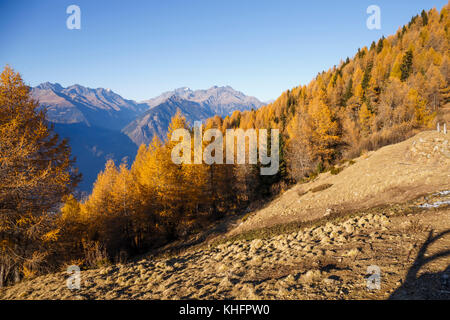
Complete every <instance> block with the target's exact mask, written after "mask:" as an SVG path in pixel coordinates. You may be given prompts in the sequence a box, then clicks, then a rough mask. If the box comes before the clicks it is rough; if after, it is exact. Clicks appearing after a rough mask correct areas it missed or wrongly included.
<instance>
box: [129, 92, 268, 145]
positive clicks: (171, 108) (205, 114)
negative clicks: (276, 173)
mask: <svg viewBox="0 0 450 320" xmlns="http://www.w3.org/2000/svg"><path fill="white" fill-rule="evenodd" d="M142 103H145V104H147V105H148V106H149V108H150V109H149V110H148V111H146V112H144V113H143V114H142V115H140V116H139V117H138V118H137V119H136V120H135V121H133V122H131V123H130V124H129V125H127V126H126V127H125V128H124V129H123V130H122V132H124V133H126V134H127V135H128V136H129V137H130V139H131V140H133V141H134V142H135V143H136V144H137V145H141V144H142V143H145V144H148V143H150V141H151V139H152V138H153V136H154V135H157V136H158V137H159V138H160V139H164V136H165V135H166V132H167V127H168V125H169V123H170V119H171V118H172V117H173V116H174V115H175V113H176V112H177V110H180V111H181V113H182V114H183V115H184V116H185V117H186V120H187V121H188V122H190V123H191V124H193V122H194V121H200V120H205V119H207V118H209V117H212V116H214V115H219V116H222V117H226V116H228V115H231V114H232V113H233V111H236V110H240V111H245V110H251V109H258V108H260V107H261V106H263V105H264V103H262V102H261V101H259V100H258V99H257V98H255V97H250V96H246V95H245V94H243V93H242V92H240V91H237V90H234V89H233V88H232V87H230V86H225V87H218V86H213V87H211V88H209V89H206V90H195V91H193V90H191V89H189V88H187V87H184V88H178V89H175V90H173V91H168V92H164V93H163V94H161V95H160V96H158V97H155V98H153V99H150V100H146V101H143V102H142Z"/></svg>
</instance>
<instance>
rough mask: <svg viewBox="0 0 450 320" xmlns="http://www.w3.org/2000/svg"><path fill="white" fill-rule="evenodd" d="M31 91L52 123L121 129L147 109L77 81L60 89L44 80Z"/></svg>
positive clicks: (105, 90)
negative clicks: (82, 124) (45, 110)
mask: <svg viewBox="0 0 450 320" xmlns="http://www.w3.org/2000/svg"><path fill="white" fill-rule="evenodd" d="M31 94H32V96H33V98H35V99H37V100H39V103H40V105H41V106H43V107H45V108H46V109H47V117H48V119H49V120H50V121H51V122H55V123H66V124H68V123H84V124H86V125H87V126H93V127H102V128H106V129H110V130H121V129H122V128H123V127H124V126H126V125H127V124H128V123H129V122H130V121H133V120H134V119H135V118H136V117H137V116H138V115H139V114H140V113H142V112H143V111H144V110H146V109H148V106H147V105H146V104H140V103H137V102H135V101H132V100H127V99H124V98H122V97H121V96H120V95H118V94H116V93H114V92H113V91H111V90H109V89H104V88H97V89H91V88H87V87H83V86H81V85H78V84H75V85H72V86H69V87H67V88H63V87H62V86H61V85H60V84H58V83H55V84H53V83H49V82H46V83H43V84H40V85H39V86H37V87H34V88H32V91H31Z"/></svg>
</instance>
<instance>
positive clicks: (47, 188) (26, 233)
mask: <svg viewBox="0 0 450 320" xmlns="http://www.w3.org/2000/svg"><path fill="white" fill-rule="evenodd" d="M70 152H71V151H70V147H69V146H68V143H67V141H66V140H60V139H59V137H58V136H57V135H56V134H55V133H54V132H53V130H52V128H51V127H49V125H48V123H47V121H46V118H45V113H44V111H42V110H39V105H38V102H37V101H35V100H33V99H32V98H31V95H30V89H29V87H28V86H26V85H25V84H24V83H23V81H22V78H21V76H20V75H19V74H18V73H16V72H14V71H13V70H12V69H11V68H10V67H8V66H7V67H6V68H5V69H4V71H3V72H2V74H1V76H0V253H1V254H0V285H4V284H6V283H7V282H10V281H17V280H19V279H20V278H21V277H22V276H24V275H29V274H30V273H34V272H36V271H38V270H39V269H40V268H42V267H43V265H44V264H45V263H44V262H45V260H46V259H45V257H46V255H47V254H48V252H46V250H45V248H46V246H45V245H44V243H43V242H45V241H53V240H55V239H56V238H57V233H58V231H57V230H53V229H52V223H51V221H52V219H53V216H54V215H52V213H55V212H57V210H58V209H59V206H60V205H61V202H62V199H63V197H65V196H67V195H69V194H70V193H71V192H72V190H73V189H74V187H75V185H76V183H77V182H78V181H79V176H78V174H77V173H76V171H75V170H74V169H73V163H74V162H73V161H74V160H73V159H71V157H70Z"/></svg>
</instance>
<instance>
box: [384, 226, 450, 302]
mask: <svg viewBox="0 0 450 320" xmlns="http://www.w3.org/2000/svg"><path fill="white" fill-rule="evenodd" d="M449 234H450V229H449V230H446V231H443V232H441V233H439V234H437V235H435V236H433V230H431V231H430V233H429V234H428V238H427V240H426V241H425V243H424V244H423V245H422V247H421V248H420V250H419V252H418V254H417V256H416V259H415V260H414V263H413V265H412V266H411V268H410V269H409V270H408V273H407V274H406V277H405V280H404V282H403V284H402V285H401V286H400V287H398V288H397V289H396V290H395V291H394V292H393V293H392V294H391V296H390V297H389V299H391V300H400V299H401V300H412V299H420V300H422V299H433V300H436V299H443V300H448V299H450V264H448V265H447V267H446V268H445V270H444V271H442V272H436V273H423V274H421V275H420V276H418V274H419V271H420V269H421V268H422V267H423V266H424V265H426V264H428V263H430V262H432V261H435V260H437V259H439V258H442V257H446V256H450V249H447V250H443V251H440V252H437V253H435V254H432V255H428V254H427V253H426V252H427V249H428V248H429V247H430V246H431V244H433V243H434V242H436V241H437V240H439V239H441V238H443V237H445V236H448V235H449ZM447 263H448V262H447Z"/></svg>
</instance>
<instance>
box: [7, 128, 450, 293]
mask: <svg viewBox="0 0 450 320" xmlns="http://www.w3.org/2000/svg"><path fill="white" fill-rule="evenodd" d="M448 137H449V135H444V134H442V133H436V132H423V133H421V134H419V135H417V136H415V137H414V138H412V139H410V140H408V141H405V142H403V143H400V144H396V145H392V146H389V147H386V148H383V149H381V150H378V151H376V152H374V153H373V154H370V155H369V156H368V157H362V158H359V159H356V163H355V164H354V165H350V166H348V167H346V168H345V169H343V171H342V172H340V173H339V174H337V175H335V176H333V181H332V182H333V183H334V185H336V187H335V188H333V187H329V188H328V189H323V188H315V187H318V186H317V184H318V183H323V182H330V181H329V180H327V179H330V177H329V174H325V175H324V176H323V177H320V178H319V179H318V181H316V182H314V183H313V184H312V185H311V184H303V185H302V184H300V185H298V186H296V187H295V188H294V189H292V190H291V191H288V192H286V196H285V195H283V196H282V197H280V198H279V199H278V200H276V201H274V202H273V203H272V204H270V205H269V206H268V208H270V207H272V208H274V206H276V213H277V214H278V215H280V216H283V215H285V214H291V213H289V210H296V209H297V208H300V209H301V210H302V212H303V213H304V214H307V213H308V210H307V209H305V208H306V207H305V205H303V204H302V203H303V202H304V201H305V202H306V203H309V202H308V200H307V199H308V197H311V194H313V195H315V197H316V199H315V200H316V201H315V202H316V205H318V206H319V205H321V206H324V208H326V207H327V206H331V205H333V204H334V203H335V200H336V199H335V198H336V197H337V198H339V197H341V196H345V195H346V190H347V189H352V190H353V193H354V197H353V198H352V197H348V198H346V200H348V201H350V202H349V203H347V205H349V207H352V206H351V205H352V202H351V201H354V203H355V204H356V206H355V207H354V208H358V209H357V210H356V211H353V212H345V211H342V212H341V211H337V210H336V211H332V212H327V211H323V212H322V214H321V215H319V216H317V217H316V218H318V219H316V220H315V221H309V222H302V223H300V222H298V223H297V224H290V225H284V226H283V227H282V226H279V227H278V228H274V227H272V228H265V229H263V230H260V231H258V232H255V231H252V232H248V231H247V232H246V233H244V234H240V235H239V236H235V237H232V238H225V239H220V240H219V239H218V238H213V239H212V240H211V241H209V243H203V244H200V245H199V246H197V247H193V248H188V249H187V250H185V251H184V252H181V253H178V254H174V255H172V256H169V257H148V258H143V259H141V260H140V261H135V262H131V263H128V264H118V265H112V266H108V267H101V268H99V269H95V270H86V271H81V279H82V280H81V287H80V290H69V289H68V288H67V286H66V279H67V273H66V272H60V273H55V274H50V275H45V276H41V277H38V278H35V279H30V280H27V281H24V282H22V283H19V284H18V285H15V286H12V287H8V288H4V289H3V290H0V299H252V300H254V299H386V298H390V299H449V298H450V282H449V281H448V279H449V277H450V273H449V272H450V270H449V267H448V266H449V264H450V258H449V256H450V251H449V250H448V248H449V246H450V236H449V230H450V210H449V205H450V191H449V188H450V185H449V183H448V181H449V179H448V173H449V172H450V170H449V164H450V154H449V149H448V141H449V140H448ZM381 159H385V160H384V161H385V162H384V163H383V164H382V165H381V164H378V161H380V160H381ZM387 163H389V165H387ZM380 167H383V168H384V169H385V170H386V171H388V172H387V173H385V172H383V170H380V169H379V168H380ZM362 176H364V177H367V183H372V184H373V190H374V192H377V190H378V192H379V191H380V190H382V189H383V186H393V187H395V190H397V191H394V190H391V191H390V193H393V196H392V197H393V198H395V202H398V204H392V203H384V205H383V206H381V207H379V206H378V205H380V204H381V203H375V202H367V204H368V205H367V206H366V207H364V208H363V207H361V206H360V205H359V204H360V200H359V199H360V197H359V196H358V194H357V193H365V192H366V191H365V190H366V189H365V187H366V184H364V183H365V182H364V179H362V178H361V177H362ZM377 178H378V180H379V183H378V184H377V183H374V181H373V180H374V179H375V180H376V179H377ZM398 182H402V183H403V184H402V186H403V187H404V189H403V191H402V192H398V190H401V186H400V185H399V183H398ZM409 182H412V183H414V184H415V186H416V187H417V188H411V186H410V185H409V184H408V183H409ZM362 184H364V185H362ZM309 187H314V188H313V190H312V191H309V192H308V193H306V194H304V195H303V194H301V193H300V194H299V192H298V191H299V190H300V189H301V190H303V189H304V188H309ZM408 188H409V190H410V191H409V190H408ZM329 190H331V191H332V192H328V191H329ZM289 192H290V193H291V194H290V195H289V196H288V193H289ZM335 194H336V195H337V196H333V195H335ZM308 195H309V196H308ZM304 199H305V200H304ZM377 199H380V200H382V199H385V200H390V199H388V198H385V197H377ZM373 205H377V206H376V207H371V206H373ZM260 214H261V212H257V213H256V215H255V216H258V215H260ZM312 218H314V217H312ZM248 220H249V221H251V220H254V218H250V219H248ZM238 229H239V228H238ZM208 232H209V230H208ZM184 243H186V242H184ZM373 266H376V267H377V268H379V269H378V270H379V271H380V276H381V285H380V287H379V288H377V287H375V285H376V283H374V282H370V281H368V279H369V278H368V277H369V276H370V274H371V272H372V271H370V270H374V269H373ZM369 267H370V268H372V269H368V268H369ZM368 284H370V285H372V287H370V289H369V288H368Z"/></svg>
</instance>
